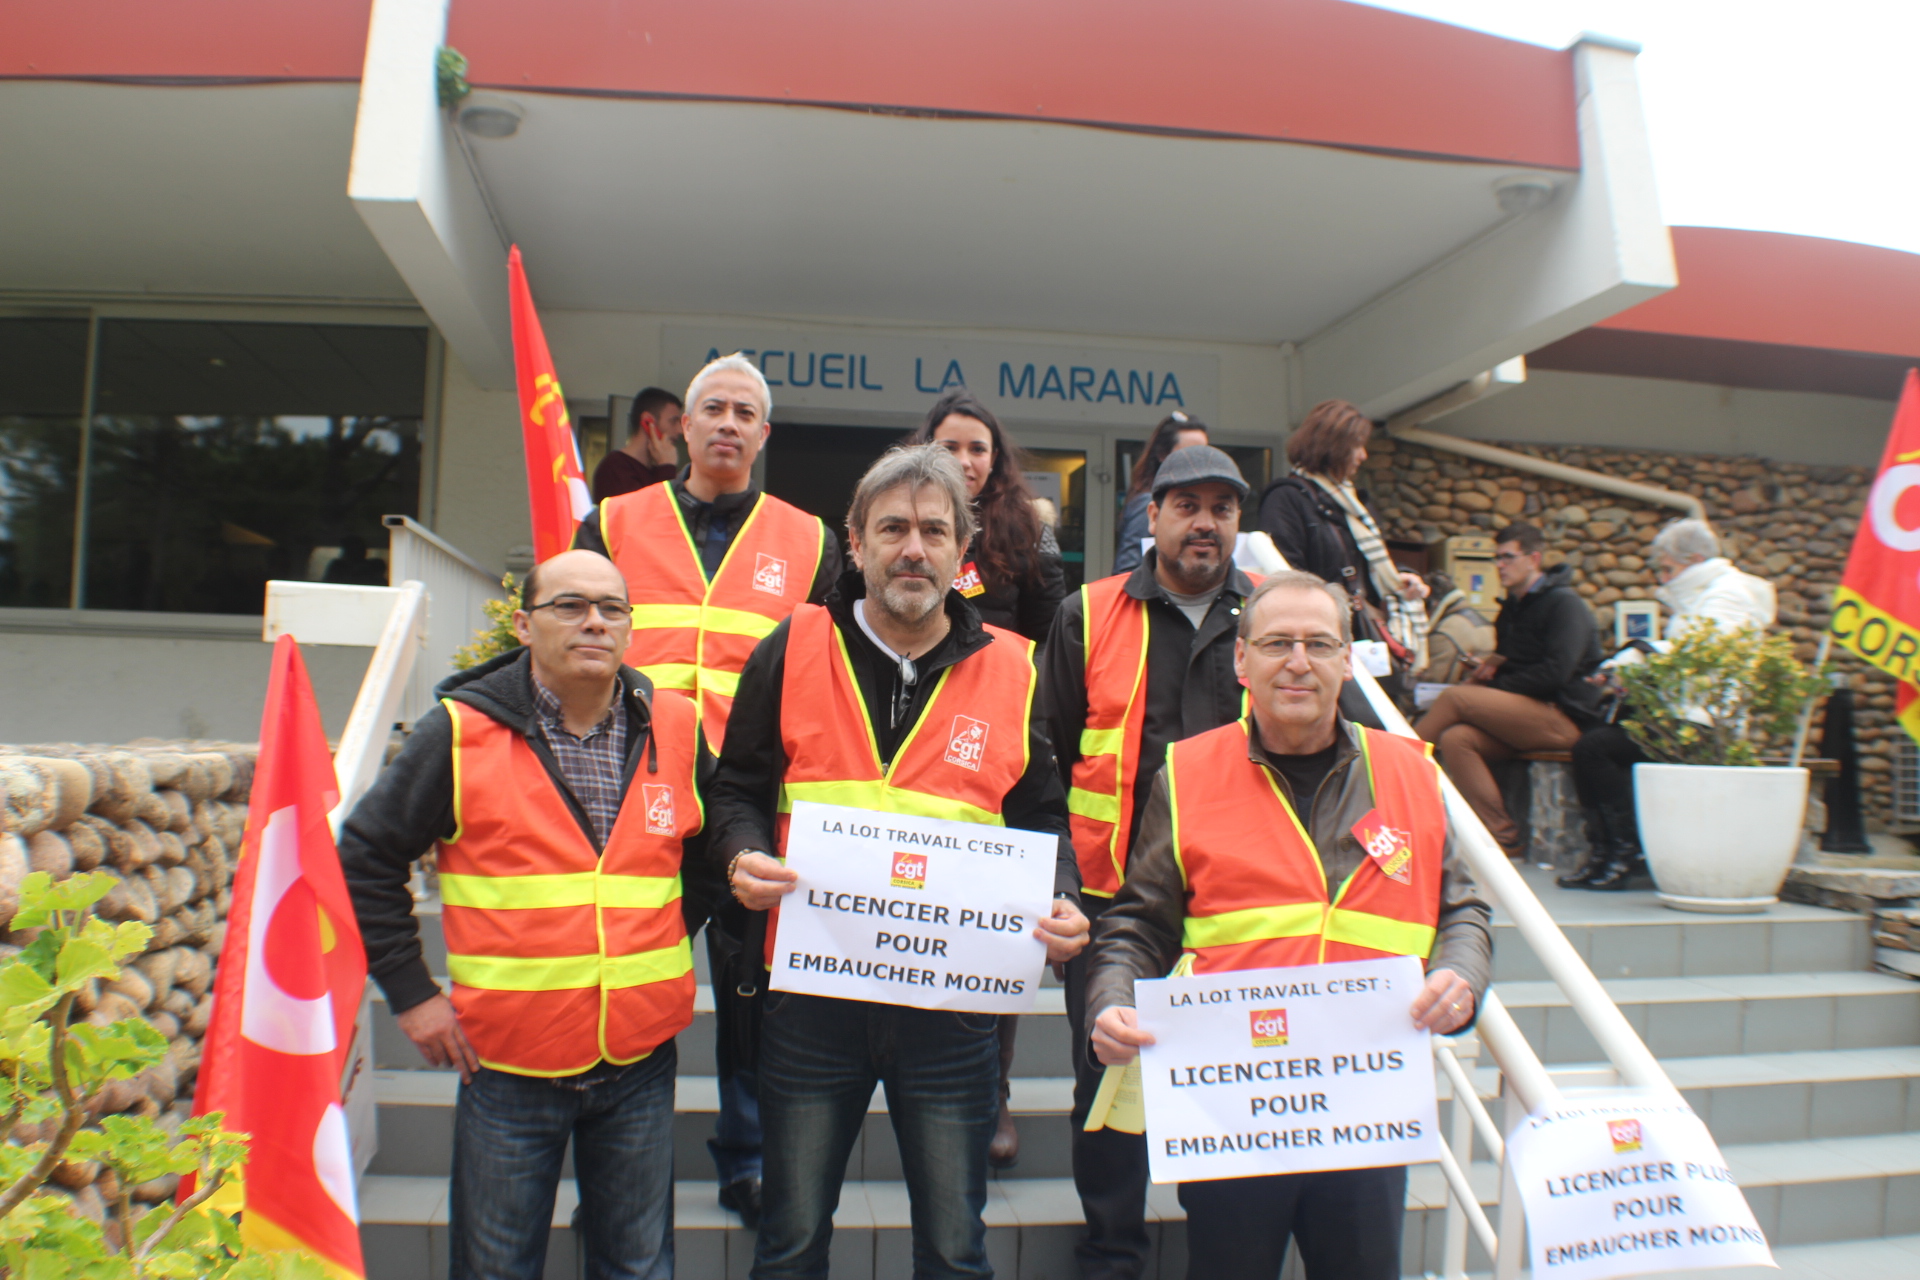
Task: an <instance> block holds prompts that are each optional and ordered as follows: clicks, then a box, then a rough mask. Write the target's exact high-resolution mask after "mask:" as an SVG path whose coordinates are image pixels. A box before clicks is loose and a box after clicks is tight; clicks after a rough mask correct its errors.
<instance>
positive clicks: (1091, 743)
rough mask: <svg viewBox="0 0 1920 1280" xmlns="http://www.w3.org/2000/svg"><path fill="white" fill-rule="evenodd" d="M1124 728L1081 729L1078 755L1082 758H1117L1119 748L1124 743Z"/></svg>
mask: <svg viewBox="0 0 1920 1280" xmlns="http://www.w3.org/2000/svg"><path fill="white" fill-rule="evenodd" d="M1126 734H1127V731H1126V730H1125V729H1124V728H1114V729H1082V730H1081V731H1080V754H1081V755H1082V756H1117V755H1119V754H1120V746H1121V744H1122V743H1123V742H1125V741H1126Z"/></svg>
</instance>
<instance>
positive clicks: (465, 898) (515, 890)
mask: <svg viewBox="0 0 1920 1280" xmlns="http://www.w3.org/2000/svg"><path fill="white" fill-rule="evenodd" d="M593 881H594V874H593V872H591V871H582V872H579V873H577V874H574V875H557V876H459V875H447V874H445V873H442V874H441V876H440V901H441V902H442V903H443V904H445V905H446V906H449V907H480V908H482V909H484V910H487V911H515V910H527V909H531V908H535V907H590V906H592V905H593V902H594V898H593V892H594V890H593Z"/></svg>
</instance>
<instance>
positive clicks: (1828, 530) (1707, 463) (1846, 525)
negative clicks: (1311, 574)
mask: <svg viewBox="0 0 1920 1280" xmlns="http://www.w3.org/2000/svg"><path fill="white" fill-rule="evenodd" d="M1504 447H1506V448H1509V449H1512V450H1514V451H1516V452H1518V453H1524V454H1528V455H1530V456H1532V457H1536V458H1544V459H1546V460H1548V461H1552V462H1560V463H1565V464H1566V465H1568V466H1572V467H1582V468H1585V469H1587V470H1589V471H1598V472H1600V473H1601V474H1603V475H1609V476H1615V477H1618V478H1619V479H1622V480H1633V481H1637V482H1639V483H1642V484H1651V485H1657V486H1659V487H1661V488H1664V489H1673V490H1677V491H1679V492H1682V493H1689V494H1692V495H1694V496H1695V497H1697V498H1699V499H1700V501H1701V502H1702V503H1703V504H1704V505H1705V506H1706V509H1707V518H1708V519H1709V520H1710V521H1712V523H1713V527H1714V529H1715V530H1716V531H1717V532H1718V533H1719V535H1720V539H1721V543H1722V546H1723V550H1724V551H1725V553H1726V554H1727V555H1728V557H1729V558H1731V559H1732V560H1733V562H1734V563H1735V564H1736V565H1738V566H1739V567H1740V568H1742V569H1745V570H1746V571H1747V572H1749V573H1754V574H1758V575H1760V576H1761V577H1764V578H1766V579H1767V580H1768V581H1770V582H1772V583H1773V585H1774V589H1775V590H1776V591H1777V592H1778V593H1779V602H1780V625H1781V626H1782V627H1784V628H1786V629H1788V630H1790V631H1791V632H1792V634H1793V637H1794V639H1795V641H1796V642H1797V645H1796V647H1797V648H1798V650H1799V653H1800V656H1801V657H1802V658H1803V659H1805V660H1808V661H1811V660H1812V658H1813V656H1814V652H1815V649H1816V648H1817V646H1818V643H1819V639H1820V634H1821V632H1822V631H1823V630H1824V629H1825V628H1826V624H1827V613H1828V609H1829V607H1830V603H1831V600H1832V596H1833V589H1834V588H1835V587H1836V586H1838V585H1839V582H1840V573H1841V570H1842V568H1843V566H1844V565H1845V563H1846V558H1847V551H1848V549H1849V548H1850V547H1851V546H1852V545H1853V531H1854V526H1855V525H1856V523H1857V522H1858V520H1859V517H1860V513H1861V511H1862V510H1863V508H1864V506H1865V502H1866V495H1867V489H1868V487H1869V485H1871V483H1872V481H1873V471H1872V469H1871V468H1868V467H1839V466H1835V467H1819V466H1811V465H1808V464H1805V463H1797V462H1775V461H1771V460H1769V459H1764V458H1751V457H1724V456H1720V455H1714V454H1684V453H1660V452H1655V451H1650V450H1641V449H1603V448H1594V447H1589V446H1577V445H1572V446H1551V447H1549V446H1540V445H1526V444H1513V445H1506V446H1504ZM1367 449H1368V452H1369V455H1370V456H1369V457H1368V458H1367V462H1366V464H1365V466H1364V467H1363V468H1362V470H1361V474H1360V478H1359V484H1360V486H1361V487H1362V488H1364V489H1367V490H1369V491H1370V497H1371V500H1372V502H1373V505H1374V508H1375V510H1376V511H1378V512H1379V513H1380V515H1381V516H1382V517H1383V522H1384V528H1385V532H1386V534H1387V536H1388V537H1389V538H1391V539H1406V540H1409V541H1417V542H1437V541H1439V540H1440V539H1441V538H1444V537H1449V536H1452V535H1454V534H1463V533H1464V534H1479V535H1486V534H1489V533H1491V532H1492V531H1493V530H1495V529H1497V528H1500V527H1501V526H1503V525H1506V524H1509V523H1511V522H1513V521H1515V520H1526V521H1528V522H1530V523H1533V524H1536V525H1538V526H1539V527H1540V528H1541V530H1542V531H1543V532H1545V533H1546V535H1547V539H1548V547H1549V550H1548V552H1547V555H1546V562H1547V563H1548V564H1558V563H1561V562H1562V561H1570V562H1571V563H1572V564H1573V565H1574V582H1575V584H1576V589H1577V590H1578V591H1579V592H1580V594H1581V595H1583V596H1585V597H1586V598H1587V602H1588V603H1589V604H1591V605H1592V606H1593V608H1594V612H1595V614H1596V615H1598V617H1599V620H1600V626H1601V632H1602V646H1603V647H1604V648H1607V649H1611V648H1612V644H1613V605H1614V603H1615V602H1617V601H1620V600H1640V599H1652V598H1653V592H1654V588H1655V587H1656V586H1658V585H1659V584H1658V583H1657V582H1656V581H1655V579H1654V576H1653V569H1652V566H1651V565H1650V564H1649V563H1648V559H1647V544H1648V543H1650V542H1652V541H1653V536H1654V534H1655V533H1657V532H1658V531H1659V529H1660V527H1661V526H1662V525H1664V524H1666V523H1667V522H1668V521H1670V520H1673V519H1676V518H1678V517H1679V515H1680V513H1679V512H1678V511H1675V510H1673V509H1672V508H1668V507H1658V506H1652V505H1649V504H1646V503H1639V502H1631V501H1628V500H1626V499H1623V498H1616V497H1614V496H1613V495H1612V494H1607V493H1600V492H1598V491H1596V490H1593V489H1588V488H1585V487H1584V486H1580V485H1573V484H1568V483H1565V482H1563V481H1559V480H1548V479H1546V478H1544V477H1541V476H1534V475H1528V474H1526V473H1524V472H1519V471H1512V470H1509V469H1507V468H1505V467H1501V466H1496V465H1494V464H1491V463H1484V462H1476V461H1474V460H1472V459H1469V458H1463V457H1460V456H1459V455H1457V454H1450V453H1442V452H1438V451H1436V450H1432V449H1428V448H1426V447H1424V446H1422V445H1416V444H1410V443H1408V442H1406V441H1399V440H1384V439H1383V440H1375V441H1372V442H1369V444H1368V445H1367ZM1665 621H1666V611H1665V610H1664V609H1663V610H1662V616H1661V625H1662V626H1664V625H1665ZM1834 662H1835V665H1836V667H1837V669H1838V670H1840V671H1842V672H1844V673H1845V674H1846V676H1847V679H1848V680H1849V682H1850V683H1851V684H1852V686H1853V689H1854V699H1855V708H1856V723H1857V726H1858V738H1859V743H1860V752H1861V787H1862V791H1863V795H1864V799H1865V803H1866V808H1867V812H1868V814H1869V816H1870V817H1874V818H1878V819H1880V820H1881V821H1883V822H1884V821H1887V820H1888V819H1889V818H1890V816H1891V805H1892V775H1893V757H1894V753H1895V750H1896V747H1897V744H1898V743H1899V741H1900V739H1901V738H1902V737H1903V736H1904V734H1903V732H1902V730H1901V729H1900V727H1899V726H1898V725H1897V724H1896V723H1895V722H1894V719H1893V704H1894V685H1893V681H1892V680H1891V678H1889V677H1887V676H1885V675H1883V674H1881V673H1880V672H1879V671H1878V670H1876V669H1875V668H1872V667H1869V666H1868V665H1867V664H1865V663H1863V662H1860V661H1859V660H1857V659H1855V658H1853V657H1852V656H1851V655H1849V654H1845V653H1841V652H1838V651H1836V652H1835V654H1834ZM1815 732H1816V733H1817V732H1818V725H1817V723H1816V725H1815ZM1816 742H1817V739H1816ZM1816 794H1817V789H1816Z"/></svg>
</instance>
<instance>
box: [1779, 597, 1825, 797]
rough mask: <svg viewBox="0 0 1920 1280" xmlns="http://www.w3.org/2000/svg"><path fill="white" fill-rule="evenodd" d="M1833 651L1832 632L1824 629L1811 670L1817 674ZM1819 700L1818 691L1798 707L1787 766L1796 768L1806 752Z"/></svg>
mask: <svg viewBox="0 0 1920 1280" xmlns="http://www.w3.org/2000/svg"><path fill="white" fill-rule="evenodd" d="M1832 651H1833V632H1832V631H1824V632H1822V633H1821V635H1820V652H1819V653H1817V654H1815V655H1814V658H1813V672H1814V674H1815V675H1819V674H1820V672H1821V670H1822V669H1823V668H1825V667H1826V665H1827V655H1828V654H1829V653H1831V652H1832ZM1818 701H1820V694H1819V693H1818V692H1816V693H1814V695H1813V696H1812V697H1810V698H1808V699H1807V705H1806V706H1804V707H1802V708H1800V727H1799V728H1797V729H1795V730H1794V731H1793V754H1792V755H1790V756H1788V757H1787V765H1788V767H1789V768H1794V769H1798V768H1799V767H1800V758H1801V757H1802V756H1803V755H1805V754H1806V750H1807V733H1808V731H1809V730H1811V729H1812V728H1813V704H1814V703H1816V702H1818Z"/></svg>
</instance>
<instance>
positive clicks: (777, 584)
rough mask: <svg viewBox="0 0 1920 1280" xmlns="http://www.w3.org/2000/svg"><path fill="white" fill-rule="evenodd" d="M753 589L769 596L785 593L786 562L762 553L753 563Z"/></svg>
mask: <svg viewBox="0 0 1920 1280" xmlns="http://www.w3.org/2000/svg"><path fill="white" fill-rule="evenodd" d="M753 589H754V590H755V591H764V592H766V593H767V594H768V595H770V596H783V595H785V594H786V593H787V562H786V561H785V560H782V559H780V558H779V557H777V556H770V555H768V554H767V553H766V552H764V551H762V552H761V553H760V554H759V555H758V556H756V557H755V558H754V561H753Z"/></svg>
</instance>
